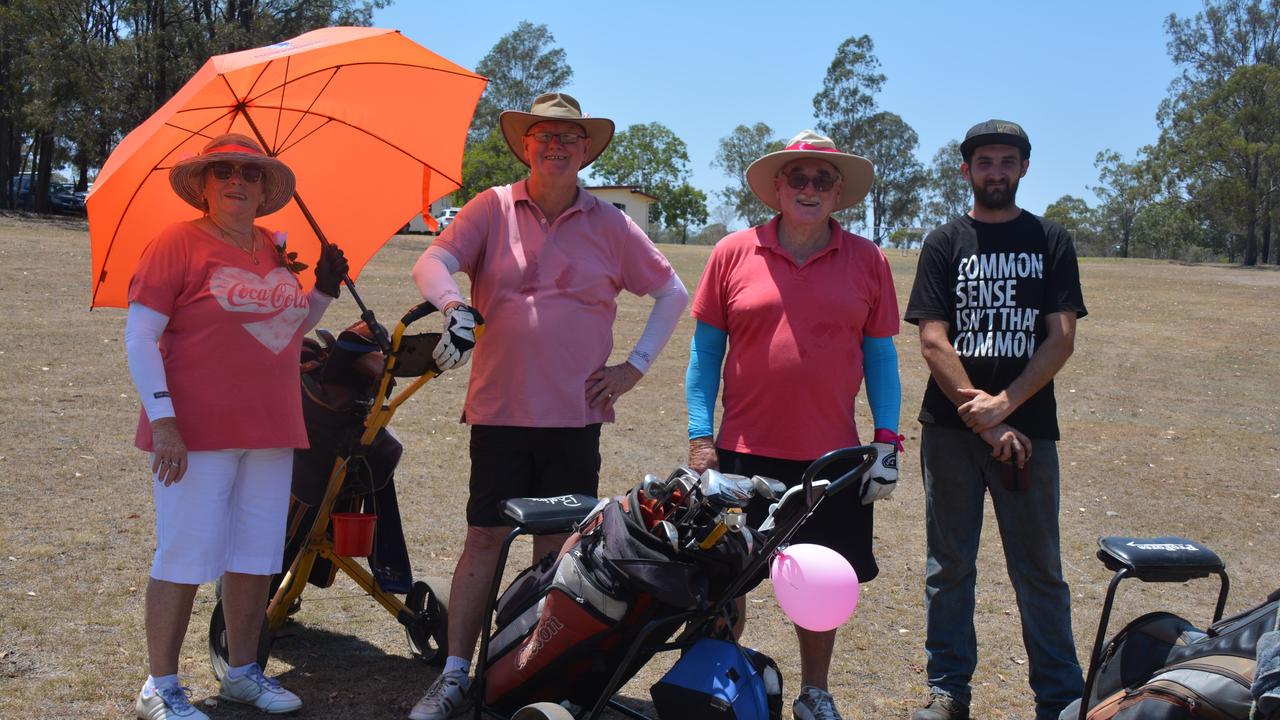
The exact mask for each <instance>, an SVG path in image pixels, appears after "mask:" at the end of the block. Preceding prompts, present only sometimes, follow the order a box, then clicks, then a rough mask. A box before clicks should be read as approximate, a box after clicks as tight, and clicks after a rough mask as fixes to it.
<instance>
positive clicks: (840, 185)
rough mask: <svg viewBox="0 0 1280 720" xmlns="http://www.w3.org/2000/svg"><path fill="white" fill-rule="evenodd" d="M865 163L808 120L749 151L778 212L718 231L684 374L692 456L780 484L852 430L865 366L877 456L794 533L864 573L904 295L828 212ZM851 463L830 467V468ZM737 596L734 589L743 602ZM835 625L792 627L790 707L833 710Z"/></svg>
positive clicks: (892, 439)
mask: <svg viewBox="0 0 1280 720" xmlns="http://www.w3.org/2000/svg"><path fill="white" fill-rule="evenodd" d="M872 174H873V171H872V167H871V163H870V162H869V161H868V160H867V159H866V158H863V157H859V156H857V155H852V154H849V153H844V152H840V151H839V150H837V149H836V147H835V145H834V144H833V143H832V142H831V140H830V139H829V138H826V137H823V136H821V135H818V134H816V133H814V132H812V131H810V130H806V131H804V132H802V133H800V134H799V135H797V136H795V137H794V138H792V139H791V142H789V143H788V144H787V146H786V148H785V149H783V150H781V151H778V152H775V153H770V154H768V155H765V156H764V157H762V158H760V159H759V160H756V161H755V162H754V163H752V164H751V166H750V167H749V168H748V169H747V183H748V185H750V187H751V190H752V192H754V193H755V194H756V196H757V197H759V198H760V200H761V201H763V202H764V203H765V204H766V205H768V206H769V207H771V208H773V209H774V210H776V211H778V215H776V216H775V217H774V218H773V219H772V220H770V221H769V222H768V223H766V224H764V225H760V226H758V227H753V228H749V229H747V230H742V231H739V232H736V233H733V234H731V235H729V236H727V237H725V238H724V239H723V240H721V241H720V242H719V243H718V244H717V245H716V247H715V249H714V250H713V251H712V252H711V257H710V258H709V259H708V260H707V267H706V270H705V272H704V273H703V276H702V281H701V282H700V283H699V284H698V290H697V293H696V294H695V295H694V300H693V310H692V314H693V317H694V318H695V319H696V320H697V323H696V326H695V329H694V336H693V343H692V346H691V348H690V355H689V369H688V373H687V375H686V398H687V402H688V409H689V466H690V467H691V468H692V469H693V470H694V471H695V472H701V471H702V470H703V469H705V468H708V467H713V468H714V467H718V468H719V469H720V470H722V471H724V472H731V473H737V474H740V475H746V476H751V475H763V476H766V477H772V478H776V479H779V480H782V481H783V482H785V483H787V485H788V486H790V485H795V484H797V483H799V481H800V477H801V474H802V473H803V471H804V469H805V468H806V467H808V465H809V463H810V462H812V461H813V460H815V459H817V458H819V457H821V456H822V455H824V454H825V453H827V452H828V451H831V450H835V449H837V448H841V447H847V446H851V445H857V444H858V443H859V434H858V430H857V427H856V425H855V423H854V398H855V396H856V395H857V393H858V389H859V387H860V386H861V385H862V381H863V379H864V377H865V379H866V384H867V396H868V399H869V401H870V405H871V412H872V416H873V418H874V420H875V427H876V431H875V435H874V443H873V444H874V446H875V448H876V450H877V462H876V464H875V466H874V467H873V468H872V470H871V471H870V472H869V473H868V474H867V476H866V477H865V478H864V480H863V483H862V486H861V488H860V491H859V492H856V493H855V492H853V491H848V492H845V493H842V494H840V495H836V496H833V497H831V498H829V499H828V500H827V501H824V503H823V505H822V507H821V508H819V510H818V511H817V513H815V514H814V516H813V518H812V519H811V520H810V521H809V522H808V523H806V524H805V525H804V527H803V528H801V530H800V532H799V533H797V535H796V537H795V538H794V540H793V542H798V543H802V542H809V543H817V544H820V545H825V546H827V547H830V548H832V549H834V550H836V551H837V552H839V553H840V554H841V555H843V556H844V557H845V558H846V559H848V560H849V562H850V564H851V565H853V567H854V569H855V570H856V571H857V574H858V578H859V579H860V580H861V581H862V582H866V581H867V580H870V579H871V578H873V577H875V576H876V574H877V572H878V571H879V569H878V568H877V566H876V561H875V556H874V555H873V553H872V548H871V526H872V503H873V502H874V501H875V500H878V499H881V498H885V497H888V495H889V494H890V493H892V492H893V489H894V487H895V485H896V482H897V475H898V472H897V451H898V450H899V449H900V445H899V438H898V410H899V403H900V399H901V398H900V385H899V379H898V362H897V352H896V351H895V350H894V347H893V336H894V335H896V334H897V333H898V303H897V295H896V294H895V292H894V289H893V278H892V276H891V275H890V272H889V263H888V261H887V260H886V259H885V257H884V254H883V253H881V252H880V249H879V248H877V247H876V246H875V245H874V244H872V243H871V242H870V241H869V240H867V239H866V238H863V237H859V236H857V235H854V234H852V233H850V232H847V231H845V230H843V229H842V228H841V227H840V224H839V223H838V222H836V220H835V219H833V218H832V217H831V215H832V213H834V212H837V211H839V210H843V209H845V208H848V207H851V206H853V205H856V204H858V203H859V202H861V201H862V198H863V197H864V196H865V195H866V194H867V191H868V190H870V188H871V180H872ZM726 347H727V350H728V353H727V356H726ZM722 364H723V368H724V369H723V378H724V395H723V398H722V403H723V406H724V413H723V417H722V420H721V423H720V432H719V434H718V435H716V434H715V433H714V432H713V417H714V412H713V411H714V406H715V400H716V394H717V392H718V391H719V384H720V379H721V376H722V372H721V366H722ZM713 436H714V440H713ZM849 469H851V468H849V467H837V468H833V469H831V470H830V471H829V472H830V473H831V475H830V477H832V478H834V477H837V476H838V475H839V474H840V473H843V472H847V471H848V470H849ZM767 511H768V509H767V505H766V504H765V503H764V502H763V501H760V500H757V501H755V502H754V503H753V505H751V506H750V507H749V508H748V522H749V523H750V524H751V525H752V526H753V527H755V526H758V525H759V524H760V522H761V521H762V520H764V518H765V515H766V513H767ZM743 609H744V605H743V603H741V602H739V610H740V615H741V610H743ZM738 629H739V631H741V627H739V628H738ZM835 632H836V631H835V630H830V631H826V632H814V631H811V630H806V629H804V628H801V627H800V626H796V634H797V636H798V639H799V643H800V675H801V682H802V685H803V687H802V688H801V692H800V696H799V697H798V698H797V699H796V701H795V703H794V704H793V705H792V712H793V714H794V716H795V717H796V718H797V720H815V719H821V720H838V719H839V718H840V714H839V712H838V711H837V710H836V706H835V701H834V700H833V699H832V697H831V694H830V692H828V690H827V676H828V671H829V668H830V664H831V657H832V652H833V650H834V648H835Z"/></svg>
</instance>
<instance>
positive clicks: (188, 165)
mask: <svg viewBox="0 0 1280 720" xmlns="http://www.w3.org/2000/svg"><path fill="white" fill-rule="evenodd" d="M219 162H225V163H233V164H237V165H242V166H243V165H253V166H255V167H259V168H261V169H262V205H261V207H259V208H258V212H257V215H258V217H262V216H263V215H270V214H271V213H273V212H275V211H277V210H279V209H280V208H282V207H284V206H285V204H286V203H288V202H289V200H290V199H291V198H293V189H294V185H295V183H296V181H295V180H294V177H293V171H292V170H290V169H289V166H288V165H285V164H284V163H282V162H280V161H279V160H277V159H276V158H273V157H271V156H270V155H268V154H266V153H265V152H263V151H262V146H261V145H259V144H258V143H257V142H255V141H254V139H253V138H251V137H248V136H247V135H241V134H239V133H227V134H226V135H219V136H218V137H216V138H214V139H212V140H210V141H209V143H208V144H207V145H205V146H204V149H203V150H201V151H200V154H199V155H196V156H195V157H189V158H186V159H184V160H179V161H178V162H177V163H176V164H175V165H174V166H173V168H171V169H170V170H169V184H170V185H171V186H173V191H174V192H175V193H177V194H178V197H180V198H182V199H183V200H184V201H186V203H187V204H188V205H190V206H192V207H194V208H196V209H197V210H208V206H207V205H206V204H205V201H204V171H205V169H206V168H208V167H209V166H210V165H212V164H213V163H219Z"/></svg>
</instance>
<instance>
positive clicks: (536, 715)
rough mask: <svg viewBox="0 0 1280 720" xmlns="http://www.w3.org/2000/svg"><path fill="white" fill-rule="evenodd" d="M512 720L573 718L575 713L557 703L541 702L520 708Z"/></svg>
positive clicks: (562, 719)
mask: <svg viewBox="0 0 1280 720" xmlns="http://www.w3.org/2000/svg"><path fill="white" fill-rule="evenodd" d="M511 720H573V713H571V712H569V711H568V710H566V709H564V708H563V707H561V706H559V705H557V704H555V703H549V702H540V703H534V704H532V705H525V706H524V707H522V708H520V709H519V710H517V711H516V714H515V715H512V716H511Z"/></svg>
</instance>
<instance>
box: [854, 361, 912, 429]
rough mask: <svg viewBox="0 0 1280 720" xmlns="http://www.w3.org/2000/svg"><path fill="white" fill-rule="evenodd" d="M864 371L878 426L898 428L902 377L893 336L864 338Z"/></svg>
mask: <svg viewBox="0 0 1280 720" xmlns="http://www.w3.org/2000/svg"><path fill="white" fill-rule="evenodd" d="M862 375H863V377H864V378H865V379H866V383H867V403H868V404H870V405H871V418H872V419H873V420H874V421H875V425H876V428H877V429H879V428H884V429H886V430H892V431H893V432H894V433H897V432H898V414H899V413H900V412H901V411H902V380H901V378H900V377H899V376H898V351H897V350H896V349H895V348H894V347H893V338H892V337H864V338H862Z"/></svg>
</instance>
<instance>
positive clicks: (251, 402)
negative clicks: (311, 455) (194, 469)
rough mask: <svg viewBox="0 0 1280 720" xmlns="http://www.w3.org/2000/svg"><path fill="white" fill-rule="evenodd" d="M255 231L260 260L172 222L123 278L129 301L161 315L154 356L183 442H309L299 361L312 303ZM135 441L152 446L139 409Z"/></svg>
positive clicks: (216, 445)
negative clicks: (160, 362)
mask: <svg viewBox="0 0 1280 720" xmlns="http://www.w3.org/2000/svg"><path fill="white" fill-rule="evenodd" d="M254 231H255V232H257V233H258V235H259V240H260V243H259V249H258V253H257V257H258V264H254V263H252V262H251V261H250V259H249V256H248V255H247V254H245V252H244V251H242V250H240V249H238V248H234V247H231V246H230V245H228V244H226V243H224V242H222V241H221V240H219V239H217V238H215V237H213V236H212V235H210V234H209V233H207V232H205V231H204V230H201V229H200V228H199V227H198V226H196V225H195V224H194V223H189V222H184V223H177V224H175V225H171V226H169V227H168V228H166V229H165V230H164V231H163V232H161V233H160V235H159V237H157V238H156V239H155V240H154V241H152V243H151V244H150V245H149V246H147V249H146V250H144V251H143V253H142V259H141V260H140V261H139V262H138V267H137V270H135V271H134V275H133V279H132V281H131V282H130V283H129V302H130V303H135V302H136V303H141V304H143V305H145V306H147V307H149V308H151V309H152V310H155V311H156V312H158V313H161V314H164V315H167V316H168V317H169V323H168V324H167V325H166V326H165V329H164V332H163V333H162V334H161V335H160V357H161V358H162V359H163V360H164V373H165V379H166V381H167V382H168V385H169V393H170V399H171V400H172V401H173V409H174V415H175V416H176V420H177V423H178V431H179V432H180V433H181V434H182V440H183V442H184V443H186V446H187V449H188V450H227V449H231V448H245V449H254V448H305V447H307V445H308V443H307V429H306V426H305V425H304V424H303V422H302V391H301V385H300V383H299V381H298V363H299V357H300V355H301V347H302V324H303V323H304V322H305V321H306V319H307V314H308V313H309V312H310V309H311V305H310V302H309V300H308V298H307V293H306V291H304V290H303V289H302V286H301V285H300V284H299V283H298V279H297V278H296V277H295V276H294V275H293V273H291V272H289V271H288V270H287V269H285V268H284V267H281V266H280V265H279V263H278V261H277V259H276V257H275V251H274V249H273V248H272V246H271V235H270V233H268V232H267V231H266V230H265V229H263V228H260V227H255V228H254ZM134 442H135V444H136V445H137V446H138V447H139V448H141V449H143V450H147V451H150V450H151V449H152V446H151V423H150V422H149V421H148V419H147V415H146V412H145V411H143V412H142V413H141V416H140V417H139V419H138V431H137V435H136V436H135V441H134Z"/></svg>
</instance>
